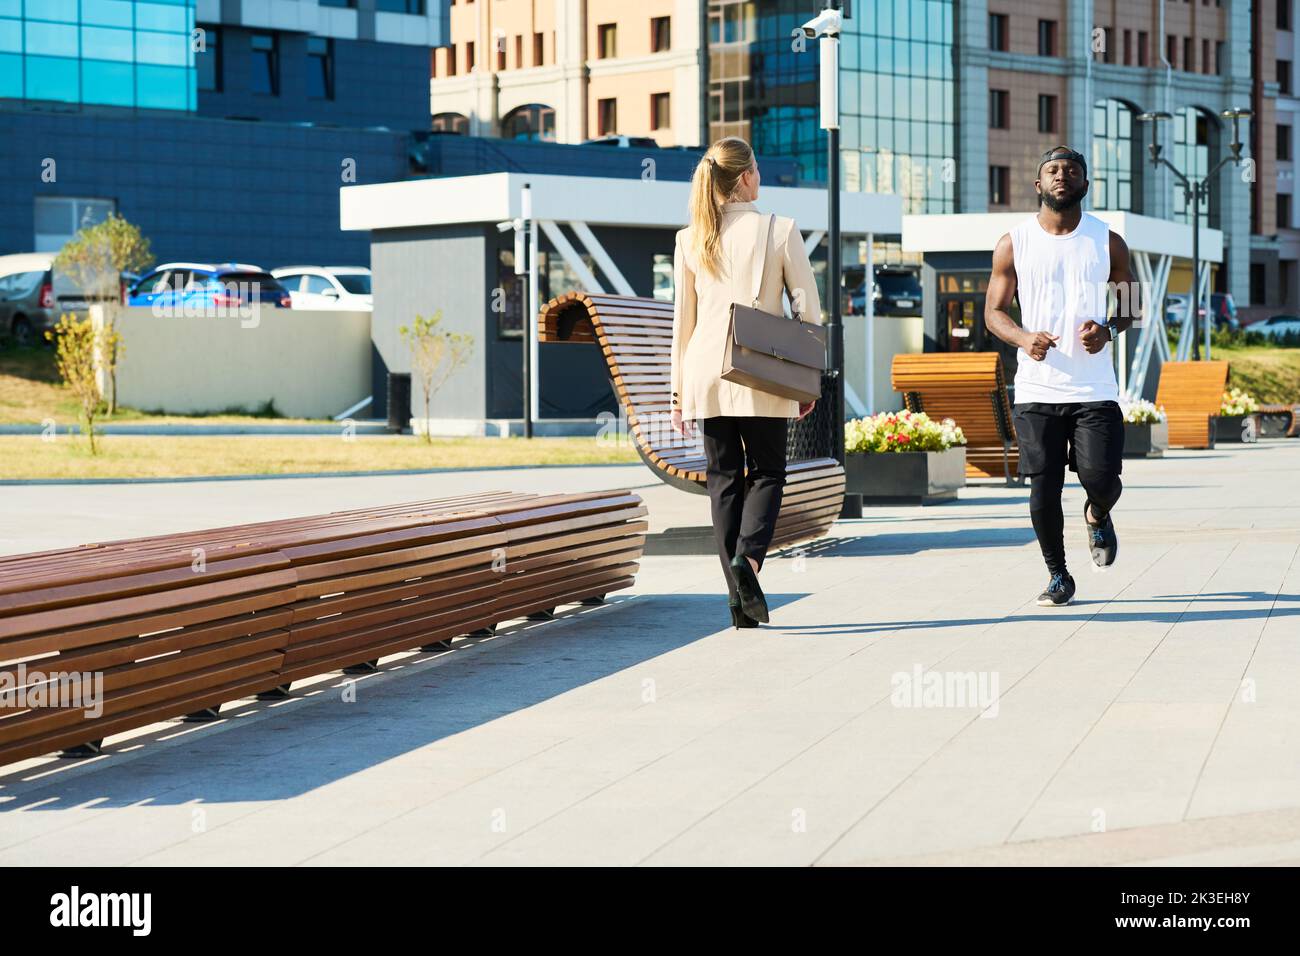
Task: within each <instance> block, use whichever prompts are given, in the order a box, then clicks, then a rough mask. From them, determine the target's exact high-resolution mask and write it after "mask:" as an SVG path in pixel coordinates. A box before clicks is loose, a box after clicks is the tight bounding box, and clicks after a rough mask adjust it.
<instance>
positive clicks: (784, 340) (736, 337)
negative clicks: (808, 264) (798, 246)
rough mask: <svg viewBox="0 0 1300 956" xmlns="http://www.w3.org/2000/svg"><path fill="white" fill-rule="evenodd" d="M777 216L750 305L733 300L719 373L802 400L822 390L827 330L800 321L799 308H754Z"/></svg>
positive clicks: (769, 224)
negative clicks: (790, 314) (790, 311)
mask: <svg viewBox="0 0 1300 956" xmlns="http://www.w3.org/2000/svg"><path fill="white" fill-rule="evenodd" d="M775 221H776V217H775V216H771V217H769V218H768V222H767V234H766V238H765V240H764V242H763V247H762V250H761V251H760V253H759V259H758V271H757V273H756V275H757V280H756V281H755V283H754V297H753V300H752V304H751V305H744V304H743V303H740V302H733V303H732V304H731V315H730V318H729V319H728V326H729V328H728V330H727V346H726V349H725V351H724V353H723V359H722V378H723V379H724V380H725V381H728V382H735V383H736V384H737V385H747V386H749V387H750V388H754V389H758V390H759V391H761V392H769V393H771V394H773V395H779V396H781V397H782V398H793V399H794V400H796V401H798V402H800V403H801V404H804V403H807V402H811V401H813V400H814V399H818V398H821V395H822V372H823V371H824V370H825V368H826V330H825V329H824V328H822V326H820V325H818V324H817V323H815V322H805V321H803V316H802V314H800V313H796V314H795V318H793V319H787V318H786V317H785V316H783V315H773V314H772V313H771V312H764V311H763V310H762V309H760V308H758V303H759V301H760V298H759V294H760V293H761V292H762V283H763V266H764V263H765V261H766V258H767V247H768V246H769V245H770V244H771V242H772V224H773V223H774V222H775Z"/></svg>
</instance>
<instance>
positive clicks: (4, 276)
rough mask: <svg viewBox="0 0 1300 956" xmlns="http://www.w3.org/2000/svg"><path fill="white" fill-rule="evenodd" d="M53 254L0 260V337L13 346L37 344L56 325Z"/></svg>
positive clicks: (40, 253)
mask: <svg viewBox="0 0 1300 956" xmlns="http://www.w3.org/2000/svg"><path fill="white" fill-rule="evenodd" d="M54 255H55V254H54V253H53V252H29V253H21V254H19V255H12V256H0V337H3V338H7V339H9V340H11V341H12V342H14V344H16V345H20V346H26V345H33V344H36V343H38V342H40V341H41V340H42V339H43V338H44V337H45V333H46V332H47V331H48V330H49V329H52V328H54V323H55V322H57V321H58V308H57V303H56V301H55V298H54V275H53V264H54Z"/></svg>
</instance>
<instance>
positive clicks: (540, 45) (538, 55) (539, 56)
mask: <svg viewBox="0 0 1300 956" xmlns="http://www.w3.org/2000/svg"><path fill="white" fill-rule="evenodd" d="M545 52H546V42H545V41H544V40H543V39H542V35H541V34H540V33H534V34H533V66H541V65H542V60H543V56H544V54H545Z"/></svg>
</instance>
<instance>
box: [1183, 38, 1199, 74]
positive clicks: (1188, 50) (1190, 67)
mask: <svg viewBox="0 0 1300 956" xmlns="http://www.w3.org/2000/svg"><path fill="white" fill-rule="evenodd" d="M1183 69H1184V70H1186V71H1187V72H1188V73H1194V72H1195V71H1196V64H1195V63H1193V62H1192V38H1191V37H1183Z"/></svg>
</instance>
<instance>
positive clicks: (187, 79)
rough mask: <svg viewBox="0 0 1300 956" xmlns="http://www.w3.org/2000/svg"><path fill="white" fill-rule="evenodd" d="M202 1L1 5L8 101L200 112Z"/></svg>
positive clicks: (41, 0)
mask: <svg viewBox="0 0 1300 956" xmlns="http://www.w3.org/2000/svg"><path fill="white" fill-rule="evenodd" d="M193 30H194V0H149V2H144V0H0V99H14V100H35V101H42V100H44V101H56V102H62V103H75V104H84V105H99V106H125V107H134V108H140V109H161V110H193V109H194V108H195V106H196V102H197V101H196V97H197V93H196V75H195V70H194V52H193V49H192V42H191V33H192V31H193Z"/></svg>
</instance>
